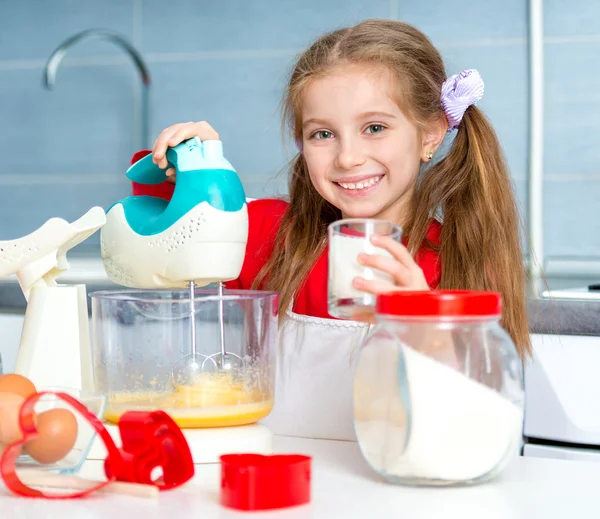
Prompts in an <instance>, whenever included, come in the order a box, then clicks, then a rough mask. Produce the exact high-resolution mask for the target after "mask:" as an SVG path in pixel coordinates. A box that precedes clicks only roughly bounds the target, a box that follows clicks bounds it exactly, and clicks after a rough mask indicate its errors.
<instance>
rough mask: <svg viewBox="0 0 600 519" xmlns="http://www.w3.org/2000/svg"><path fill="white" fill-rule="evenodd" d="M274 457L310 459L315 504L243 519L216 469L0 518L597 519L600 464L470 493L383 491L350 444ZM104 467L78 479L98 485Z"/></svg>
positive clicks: (509, 476)
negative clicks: (160, 487) (156, 487)
mask: <svg viewBox="0 0 600 519" xmlns="http://www.w3.org/2000/svg"><path fill="white" fill-rule="evenodd" d="M275 450H276V451H277V452H283V453H300V454H308V455H311V456H313V485H312V501H311V503H310V504H308V505H304V506H301V507H297V508H290V509H286V510H281V511H271V512H238V511H232V510H228V509H226V508H224V507H222V506H221V505H220V504H219V503H218V495H219V482H220V480H219V474H220V471H219V465H217V464H214V465H197V466H196V475H195V477H194V479H193V480H192V481H190V482H189V483H187V484H186V485H185V486H183V487H181V488H179V489H175V490H171V491H167V492H163V493H161V494H160V495H159V496H158V497H157V498H133V497H123V496H113V495H111V496H108V495H100V494H95V495H93V496H90V497H88V498H84V499H79V500H71V501H47V500H43V499H25V498H19V497H15V496H12V495H9V494H7V492H6V490H5V489H2V490H0V518H2V519H8V518H13V517H14V518H19V519H28V518H32V519H33V518H35V519H44V518H52V519H55V518H56V519H58V518H61V519H133V517H134V516H139V517H142V518H143V519H154V518H170V519H187V518H194V519H211V518H219V519H227V518H236V517H252V516H255V517H265V518H272V519H278V518H281V519H337V518H340V519H342V518H343V519H354V518H356V519H359V518H360V519H373V518H379V517H391V518H402V519H415V518H422V519H438V518H440V519H448V518H460V519H469V518H477V519H517V518H521V517H523V518H528V519H534V518H535V519H537V518H543V519H553V518H560V519H564V518H568V519H579V518H587V517H590V518H591V517H594V518H598V517H600V510H599V509H598V498H597V497H596V496H598V487H599V485H600V463H593V462H580V461H567V460H549V459H542V458H523V457H520V458H517V459H516V460H515V462H514V463H513V464H512V465H511V466H510V467H509V468H508V469H507V470H506V471H505V472H504V474H503V475H501V476H500V477H499V478H498V479H496V480H495V481H493V482H490V483H487V484H483V485H478V486H473V487H465V488H450V489H448V488H411V487H400V486H395V485H390V484H388V483H384V482H382V481H380V480H378V479H377V477H376V476H375V475H374V474H373V472H372V471H371V470H370V468H369V467H368V466H367V465H366V463H365V462H364V461H363V458H362V457H361V455H360V452H359V450H358V446H357V445H356V444H355V443H352V442H335V441H325V440H308V439H299V438H283V437H276V438H275ZM101 470H102V469H101V462H88V464H87V465H86V466H85V467H84V469H83V471H82V473H81V475H85V476H87V477H99V475H100V474H101Z"/></svg>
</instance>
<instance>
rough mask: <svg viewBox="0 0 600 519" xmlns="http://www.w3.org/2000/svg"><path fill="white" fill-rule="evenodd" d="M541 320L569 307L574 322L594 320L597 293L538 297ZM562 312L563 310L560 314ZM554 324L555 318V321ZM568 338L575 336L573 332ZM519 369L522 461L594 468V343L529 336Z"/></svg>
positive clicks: (598, 457)
mask: <svg viewBox="0 0 600 519" xmlns="http://www.w3.org/2000/svg"><path fill="white" fill-rule="evenodd" d="M543 296H544V298H546V299H547V301H544V309H545V310H544V311H545V312H546V316H545V319H549V320H550V325H551V322H552V319H553V316H558V315H559V313H560V309H559V308H556V309H554V307H553V305H554V304H556V305H559V304H565V303H566V302H567V301H571V302H572V303H573V306H575V307H578V309H579V310H578V309H577V308H574V310H573V313H574V317H572V318H570V320H571V319H574V320H576V319H577V316H578V315H579V316H581V318H583V313H584V312H585V314H586V315H587V314H592V315H593V314H597V315H598V316H600V291H598V290H594V289H592V290H590V288H588V287H581V288H575V289H564V290H552V291H547V292H545V293H544V294H543ZM563 312H564V310H563ZM557 318H558V317H557ZM573 328H574V330H572V331H571V333H577V331H576V328H578V327H577V326H573ZM531 338H532V345H533V353H534V356H533V360H532V361H530V362H528V363H527V364H526V366H525V422H524V436H525V444H524V447H523V455H524V456H537V457H545V458H563V459H576V460H589V461H597V462H600V377H598V366H600V337H598V336H594V335H554V334H533V335H532V336H531Z"/></svg>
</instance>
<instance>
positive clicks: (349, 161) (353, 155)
mask: <svg viewBox="0 0 600 519" xmlns="http://www.w3.org/2000/svg"><path fill="white" fill-rule="evenodd" d="M365 161H366V156H365V154H364V153H363V152H362V151H361V150H360V149H359V147H358V146H356V145H353V143H352V142H349V141H347V142H342V143H341V145H340V149H339V151H338V153H337V155H336V157H335V166H336V168H339V169H353V168H356V167H358V166H362V165H363V164H364V163H365Z"/></svg>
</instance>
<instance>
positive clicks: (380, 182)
mask: <svg viewBox="0 0 600 519" xmlns="http://www.w3.org/2000/svg"><path fill="white" fill-rule="evenodd" d="M373 72H374V70H373V69H365V68H359V67H357V66H348V67H345V68H343V69H338V70H336V71H334V72H333V73H331V74H328V75H327V76H324V77H321V78H317V79H314V80H312V81H311V82H310V84H309V85H308V86H307V89H306V92H305V95H304V99H303V106H302V114H301V115H302V146H303V154H304V159H305V160H306V164H307V166H308V170H309V173H310V178H311V181H312V183H313V185H314V187H315V189H316V190H317V191H318V192H319V194H320V195H321V196H322V197H323V198H325V199H326V200H327V201H328V202H330V203H331V204H333V205H334V206H335V207H337V208H338V209H340V210H341V212H342V215H343V217H344V218H380V219H385V220H391V221H393V222H398V223H401V224H402V223H403V222H404V220H405V217H406V213H405V211H406V208H407V206H406V204H407V201H409V200H410V198H411V195H412V191H413V189H414V186H415V182H416V179H417V174H418V172H419V167H420V164H421V161H422V160H425V158H426V154H427V152H429V151H433V152H435V150H436V149H437V147H438V146H439V144H440V143H441V141H442V139H443V136H444V130H445V128H444V124H437V125H435V129H434V131H433V132H431V131H426V132H421V131H419V129H418V128H417V126H416V125H414V124H413V123H412V122H411V121H409V120H408V119H407V118H406V116H405V115H404V114H403V113H402V111H401V110H400V108H399V107H398V105H397V103H396V102H395V101H394V99H393V95H392V94H393V92H394V87H395V85H394V82H393V78H392V76H391V74H390V73H389V72H388V71H387V70H379V71H376V72H377V73H373ZM444 123H445V121H444Z"/></svg>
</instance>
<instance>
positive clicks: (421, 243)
mask: <svg viewBox="0 0 600 519" xmlns="http://www.w3.org/2000/svg"><path fill="white" fill-rule="evenodd" d="M482 94H483V81H482V80H481V78H480V76H479V74H478V73H477V71H474V70H468V71H464V72H462V73H460V74H457V75H455V76H452V77H450V78H449V77H447V75H446V71H445V68H444V64H443V60H442V58H441V56H440V54H439V53H438V51H437V50H436V49H435V48H434V47H433V45H432V44H431V42H430V41H429V40H428V39H427V38H426V37H425V36H424V35H423V34H422V33H421V32H419V31H418V30H417V29H415V28H414V27H412V26H410V25H407V24H405V23H402V22H396V21H389V20H369V21H365V22H362V23H360V24H358V25H356V26H354V27H349V28H345V29H341V30H336V31H334V32H332V33H329V34H326V35H324V36H323V37H321V38H320V39H318V40H317V41H316V42H315V43H314V44H313V45H312V46H311V47H310V48H309V49H308V50H307V51H306V52H304V54H302V55H301V56H300V58H299V60H298V62H297V63H296V65H295V66H294V68H293V71H292V74H291V76H290V79H289V83H288V85H287V91H286V93H285V99H284V106H285V111H284V116H285V120H286V121H287V123H288V125H289V128H290V130H291V133H292V135H293V137H294V139H295V140H296V142H297V145H298V148H299V153H298V155H297V157H296V159H295V161H294V163H293V166H292V168H291V175H290V182H289V201H283V200H274V199H267V200H257V201H253V202H251V203H250V204H249V208H248V210H249V225H250V227H249V230H250V231H249V232H250V234H249V239H248V245H247V249H246V259H245V263H244V266H243V269H242V273H241V275H240V277H239V278H238V279H237V280H235V281H232V282H230V283H228V284H227V286H228V287H229V288H241V289H250V288H260V289H266V290H273V291H276V292H279V294H280V311H281V314H280V315H281V326H280V336H279V340H280V349H279V360H278V377H277V388H276V398H275V409H274V410H273V413H272V414H271V415H270V417H269V418H268V420H267V421H268V422H269V425H270V426H271V428H272V429H273V430H274V432H275V433H279V434H294V435H301V436H312V437H325V438H338V439H352V438H353V437H354V433H353V430H352V389H351V388H352V355H353V352H354V351H355V348H356V347H357V345H359V344H360V342H361V340H362V339H363V337H364V335H365V333H366V332H367V330H368V325H367V324H365V323H361V322H355V321H342V320H336V319H331V318H330V316H329V315H328V313H327V226H328V225H329V224H330V223H331V222H333V221H335V220H338V219H341V218H350V217H352V218H379V219H384V220H389V221H392V222H395V223H397V224H399V225H401V226H402V228H403V230H404V236H405V238H404V241H403V243H402V244H400V243H397V242H394V241H393V240H391V239H386V238H380V239H379V242H378V243H377V245H379V246H381V247H383V248H385V249H387V250H388V251H389V252H390V253H391V255H392V256H393V258H384V257H382V256H361V257H360V261H361V262H362V263H364V264H365V265H370V266H372V267H375V268H377V269H380V270H382V271H384V272H387V273H389V274H390V275H391V278H392V279H393V283H389V282H382V281H367V280H365V279H361V278H357V279H356V280H355V286H356V288H358V289H361V290H363V291H365V292H370V293H374V294H377V293H381V292H385V291H389V290H394V289H395V290H398V289H411V290H427V289H429V288H446V289H448V288H450V289H471V290H494V291H498V292H500V293H501V294H502V296H503V301H504V314H503V320H502V324H503V326H504V328H505V329H506V330H507V331H508V333H509V334H510V335H511V336H512V339H513V341H514V342H515V344H516V345H517V349H518V351H519V353H520V354H521V356H522V357H525V356H526V355H527V353H528V352H529V335H528V329H527V321H526V316H525V270H524V263H523V257H522V253H521V250H520V239H519V238H520V237H519V218H518V212H517V209H516V202H515V197H514V195H513V190H512V185H511V179H510V175H509V173H508V171H507V168H506V165H505V162H504V159H503V157H502V152H501V149H500V145H499V143H498V140H497V137H496V135H495V133H494V131H493V129H492V127H491V125H490V123H489V122H488V120H487V119H486V118H485V116H484V115H483V113H482V112H481V110H480V109H478V108H477V106H475V104H476V102H477V101H478V100H479V99H480V98H481V96H482ZM449 131H452V132H454V133H455V134H454V135H453V136H454V140H453V142H452V145H451V147H450V150H449V151H448V152H447V154H445V156H441V157H439V159H438V160H436V161H435V163H432V162H431V161H432V159H433V157H434V156H435V155H436V153H437V152H438V149H439V148H440V146H441V144H442V142H443V141H444V138H445V136H446V135H447V133H448V132H449ZM194 136H198V137H199V138H200V139H201V140H210V139H219V135H218V134H217V132H216V131H215V130H214V129H213V128H212V127H210V125H209V124H208V123H206V122H200V123H184V124H176V125H174V126H171V127H169V128H167V129H165V130H164V131H163V132H162V133H161V134H160V136H159V137H158V139H157V140H156V142H155V144H154V147H153V150H152V153H153V160H154V162H156V163H157V164H158V165H159V166H161V167H166V166H167V161H166V158H165V153H166V150H167V147H169V146H175V145H177V144H179V143H180V142H182V141H183V140H185V139H189V138H192V137H194ZM142 154H143V152H142V153H141V154H136V157H135V159H138V158H139V157H140V156H141V155H142ZM167 174H168V175H170V176H171V177H172V176H173V171H169V172H168V173H167ZM171 181H173V179H171ZM134 193H135V194H149V192H148V187H147V186H137V185H136V186H134ZM171 193H172V183H169V182H165V183H164V184H163V185H162V186H161V189H160V191H159V192H154V193H153V194H156V195H158V196H163V197H165V198H168V197H169V196H170V194H171Z"/></svg>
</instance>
